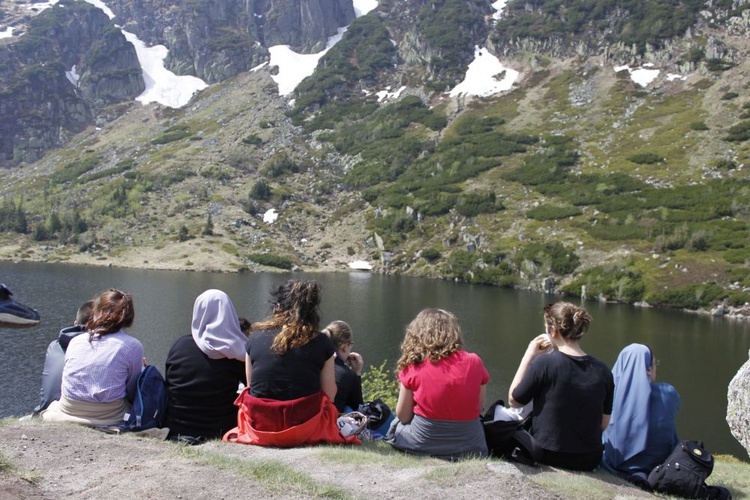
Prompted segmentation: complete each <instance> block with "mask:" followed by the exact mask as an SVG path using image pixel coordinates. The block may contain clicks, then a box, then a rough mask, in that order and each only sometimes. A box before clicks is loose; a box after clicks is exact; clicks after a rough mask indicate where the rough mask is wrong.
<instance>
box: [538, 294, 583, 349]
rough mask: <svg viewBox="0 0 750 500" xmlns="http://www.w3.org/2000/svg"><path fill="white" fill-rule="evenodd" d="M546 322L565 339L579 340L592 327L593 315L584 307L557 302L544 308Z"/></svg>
mask: <svg viewBox="0 0 750 500" xmlns="http://www.w3.org/2000/svg"><path fill="white" fill-rule="evenodd" d="M544 321H545V323H547V324H548V325H550V326H553V327H554V328H555V330H557V331H558V332H559V333H560V335H562V336H563V338H565V339H568V340H579V339H580V338H581V337H583V334H584V333H586V330H588V329H589V325H591V315H590V314H589V313H588V311H587V310H586V309H584V308H583V307H578V306H577V305H575V304H571V303H570V302H556V303H554V304H547V305H546V306H544Z"/></svg>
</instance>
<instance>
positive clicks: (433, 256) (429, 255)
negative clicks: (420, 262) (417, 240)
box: [422, 247, 441, 262]
mask: <svg viewBox="0 0 750 500" xmlns="http://www.w3.org/2000/svg"><path fill="white" fill-rule="evenodd" d="M440 257H441V254H440V251H439V250H437V249H436V248H432V247H430V248H425V249H424V250H423V251H422V258H423V259H424V260H426V261H427V262H434V261H436V260H438V259H439V258H440Z"/></svg>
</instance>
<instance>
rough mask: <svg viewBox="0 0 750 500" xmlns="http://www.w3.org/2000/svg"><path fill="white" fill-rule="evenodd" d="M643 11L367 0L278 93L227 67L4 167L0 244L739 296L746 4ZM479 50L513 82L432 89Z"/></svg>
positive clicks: (128, 256)
mask: <svg viewBox="0 0 750 500" xmlns="http://www.w3.org/2000/svg"><path fill="white" fill-rule="evenodd" d="M657 4H658V5H660V6H661V8H662V10H659V9H655V10H649V9H646V11H645V15H640V16H638V15H634V14H633V13H631V12H629V11H627V9H625V8H624V7H623V5H624V4H621V3H618V2H615V1H611V2H610V1H602V2H586V3H585V4H584V3H575V2H574V3H571V4H569V5H567V6H566V8H565V9H564V10H560V9H562V7H561V6H560V5H561V4H560V3H559V2H536V3H526V5H528V6H529V8H527V9H526V8H522V6H523V5H525V4H523V3H521V2H517V1H512V2H509V3H508V5H507V10H506V11H504V13H503V16H504V17H502V18H501V20H500V21H495V20H494V19H493V10H492V9H491V8H490V5H489V3H487V2H481V1H473V0H472V1H458V0H435V1H429V2H428V1H417V0H414V1H410V2H395V1H383V2H381V3H380V5H379V6H378V8H377V9H375V10H374V11H373V12H371V13H370V14H368V15H366V16H363V17H361V18H359V19H357V20H355V21H354V22H352V24H351V25H350V26H349V29H348V31H347V32H346V33H345V34H344V36H343V38H342V40H341V42H339V43H338V44H337V45H336V46H334V47H333V49H331V50H330V51H328V52H327V53H326V54H325V56H323V58H322V59H321V60H320V63H319V66H318V69H317V71H316V72H315V74H314V75H313V76H312V77H310V78H308V79H306V80H305V81H303V83H302V84H300V85H299V86H298V88H297V90H296V91H295V94H294V95H293V96H292V98H293V101H292V103H291V105H290V103H289V101H287V99H286V98H282V97H279V96H278V95H277V90H276V85H275V84H274V82H273V81H272V80H271V76H272V74H273V71H274V70H273V69H272V68H271V69H269V68H263V69H260V70H257V71H253V72H240V73H237V74H236V75H235V76H233V77H231V78H229V79H226V80H223V81H222V82H221V83H216V84H213V85H212V86H211V87H209V89H207V90H206V91H203V92H201V93H200V94H198V95H197V96H196V97H195V98H194V100H193V101H192V102H191V104H190V105H189V106H187V107H185V108H183V109H180V110H169V109H163V108H160V107H159V106H158V105H149V106H145V107H142V106H140V105H129V106H128V107H127V108H123V109H127V110H126V112H125V113H124V114H123V115H122V116H121V117H119V118H117V119H115V120H113V121H111V122H110V123H107V124H105V125H104V126H103V127H102V129H101V130H96V129H93V128H89V129H87V130H86V131H85V132H83V133H81V134H79V135H77V136H76V137H75V139H74V141H73V142H71V143H70V144H69V146H68V147H66V148H65V149H60V150H58V151H55V152H52V153H50V154H49V155H47V157H45V158H44V159H42V160H40V161H38V162H36V163H35V164H33V165H22V166H21V167H19V168H16V169H13V170H10V171H5V172H3V174H2V175H3V180H4V181H5V182H4V187H3V188H2V195H3V196H4V200H5V201H4V204H3V206H2V210H1V211H0V216H1V217H0V224H1V225H0V227H3V228H4V229H5V230H6V233H5V235H4V236H3V240H4V247H3V248H4V250H3V251H2V253H0V256H2V257H3V258H8V259H52V260H55V259H62V260H69V261H88V262H101V263H113V264H119V265H132V266H145V267H167V268H191V269H217V270H237V269H244V268H246V267H250V268H256V267H257V266H258V265H260V264H266V265H273V266H277V267H282V268H288V267H292V266H299V267H301V268H303V269H342V268H345V267H346V263H347V262H350V261H353V260H367V261H369V262H371V263H374V264H375V265H376V266H377V268H378V269H379V270H382V271H385V272H399V273H407V274H412V275H421V276H431V277H443V278H451V279H460V280H466V281H470V282H476V283H488V284H496V285H501V286H523V287H531V288H539V289H555V290H558V291H566V292H568V293H572V294H574V295H581V294H586V295H588V296H591V297H600V298H602V299H607V300H621V301H628V302H633V301H641V300H644V299H645V300H647V301H649V302H651V303H654V304H657V305H664V306H678V307H689V308H697V307H706V306H709V305H712V304H713V305H715V304H717V303H719V302H721V301H724V302H725V303H727V304H734V305H741V304H743V303H744V302H746V301H748V300H750V295H748V293H747V292H746V291H744V290H747V289H749V288H750V270H748V265H747V263H748V262H750V231H748V229H749V228H750V227H749V226H748V215H750V214H748V207H749V206H750V183H748V179H747V177H748V170H747V168H746V165H748V164H750V162H749V160H748V155H749V153H750V152H749V149H748V142H747V141H748V137H750V133H749V132H748V131H749V130H750V125H748V123H750V121H748V120H750V94H749V92H750V90H749V89H748V87H747V85H746V83H745V82H746V75H747V74H748V71H749V70H750V66H748V63H747V62H746V61H747V54H748V50H750V47H749V46H748V36H747V35H748V33H749V32H750V16H749V15H748V14H750V10H748V8H747V7H748V5H750V4H749V3H747V2H744V3H743V2H736V5H735V4H732V5H728V4H726V5H725V3H724V2H715V3H714V6H713V7H712V9H703V10H699V9H698V7H696V5H697V4H696V5H693V4H689V5H686V7H689V8H686V12H685V14H684V16H686V17H684V18H682V17H681V18H680V19H679V20H675V19H673V18H671V17H669V16H670V15H672V14H669V15H666V17H663V18H660V17H659V16H660V12H662V11H664V12H670V13H671V12H673V11H672V10H670V9H668V7H670V5H671V4H670V3H669V2H666V1H664V2H652V3H650V4H649V5H651V6H652V7H653V6H654V5H657ZM587 6H591V7H592V9H590V10H587V8H588V7H587ZM593 7H596V8H593ZM703 7H705V6H703ZM730 7H731V8H730ZM665 9H666V10H665ZM732 9H733V10H732ZM119 15H121V14H118V16H119ZM180 15H183V14H180ZM550 19H556V20H557V21H558V22H556V23H552V24H550V23H549V22H548V21H549V20H550ZM657 20H658V21H660V22H661V23H662V25H663V23H672V24H674V26H675V27H676V28H677V27H679V30H678V32H677V33H672V32H671V31H669V30H661V31H659V30H655V28H654V26H655V25H657V24H658V23H656V21H657ZM678 21H679V22H681V23H683V24H679V22H678ZM683 25H684V26H687V28H685V29H683ZM545 26H549V29H546V28H545V29H543V28H544V27H545ZM676 28H675V29H676ZM632 33H639V34H640V35H639V37H641V38H642V39H643V41H644V43H642V44H641V43H638V42H637V41H634V40H633V39H632ZM643 33H650V35H649V36H650V37H651V38H649V37H648V36H646V35H643ZM641 35H642V36H641ZM474 45H486V46H488V47H490V48H491V49H492V51H493V52H494V53H495V54H498V55H502V56H503V57H502V58H501V59H502V62H503V64H505V65H506V66H510V67H511V68H513V69H514V70H517V71H519V72H520V77H519V79H518V80H517V82H516V84H515V86H514V89H513V90H512V91H510V92H507V93H505V94H497V95H494V96H492V97H487V98H477V97H472V96H466V95H461V96H458V97H455V98H451V97H449V96H448V95H447V94H446V93H445V90H446V89H451V88H453V87H454V86H455V85H456V84H457V83H459V82H460V81H461V79H462V78H463V73H464V71H465V68H466V67H467V66H468V64H469V62H470V61H471V59H472V58H474V57H477V58H481V57H486V56H475V55H474V54H475V51H474ZM646 63H651V64H653V65H654V66H645V64H646ZM625 64H629V65H630V66H629V69H621V70H620V71H615V68H616V67H618V68H619V66H618V65H625ZM657 70H658V72H657ZM644 78H645V80H644ZM646 81H647V82H646ZM637 82H641V83H643V85H641V84H639V83H637ZM396 89H399V90H398V91H396ZM379 91H382V92H379ZM387 95H390V97H387ZM269 209H275V210H277V211H278V214H279V218H278V220H277V221H276V222H264V221H263V215H264V214H265V213H266V212H267V210H269ZM22 222H23V224H22ZM24 225H25V229H26V231H28V234H26V235H23V234H20V233H18V232H17V231H18V230H19V229H24V227H23V226H24ZM22 232H23V231H22ZM50 242H54V245H50ZM58 245H63V246H58ZM145 261H147V262H145Z"/></svg>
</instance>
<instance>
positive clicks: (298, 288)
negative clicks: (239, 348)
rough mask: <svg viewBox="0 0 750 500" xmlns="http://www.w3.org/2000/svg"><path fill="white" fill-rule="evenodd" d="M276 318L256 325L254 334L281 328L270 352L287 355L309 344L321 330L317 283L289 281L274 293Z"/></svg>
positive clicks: (274, 313)
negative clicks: (259, 331)
mask: <svg viewBox="0 0 750 500" xmlns="http://www.w3.org/2000/svg"><path fill="white" fill-rule="evenodd" d="M271 296H272V297H273V298H274V305H273V316H271V318H269V319H267V320H264V321H261V322H259V323H255V324H254V325H253V330H270V329H273V328H281V331H280V332H279V333H278V334H277V335H276V337H274V339H273V344H271V352H273V353H274V354H279V355H281V354H285V353H286V351H287V350H288V349H289V348H290V347H296V346H300V345H305V344H307V343H308V342H309V341H310V340H312V338H313V337H314V336H315V334H316V333H317V332H318V330H319V328H320V315H319V314H318V306H319V305H320V285H319V284H318V283H317V282H315V281H298V280H289V281H287V282H286V283H284V284H283V285H281V286H279V287H278V288H277V289H276V290H274V291H273V292H271Z"/></svg>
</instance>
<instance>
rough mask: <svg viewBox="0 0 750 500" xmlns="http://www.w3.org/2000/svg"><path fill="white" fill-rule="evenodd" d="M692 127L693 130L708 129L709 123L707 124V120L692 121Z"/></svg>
mask: <svg viewBox="0 0 750 500" xmlns="http://www.w3.org/2000/svg"><path fill="white" fill-rule="evenodd" d="M690 128H691V129H692V130H697V131H699V132H700V131H703V130H708V125H706V123H705V122H692V123H691V124H690Z"/></svg>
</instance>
